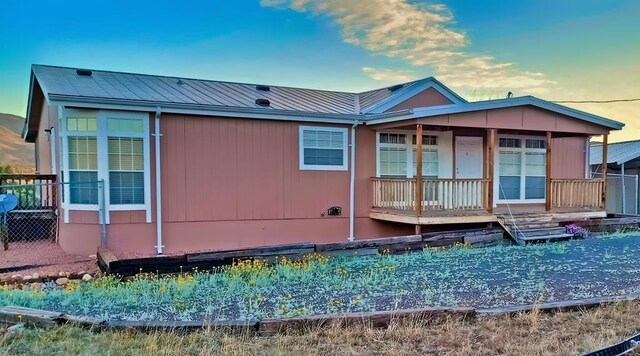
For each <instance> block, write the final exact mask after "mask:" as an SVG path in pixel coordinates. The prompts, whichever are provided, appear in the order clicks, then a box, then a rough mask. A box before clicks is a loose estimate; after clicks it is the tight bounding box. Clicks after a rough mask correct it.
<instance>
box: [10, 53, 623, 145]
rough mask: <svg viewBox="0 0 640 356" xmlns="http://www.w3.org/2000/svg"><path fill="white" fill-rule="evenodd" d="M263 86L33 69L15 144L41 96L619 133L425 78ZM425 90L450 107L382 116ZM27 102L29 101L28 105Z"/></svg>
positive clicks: (322, 118) (94, 104)
mask: <svg viewBox="0 0 640 356" xmlns="http://www.w3.org/2000/svg"><path fill="white" fill-rule="evenodd" d="M82 72H84V73H82ZM82 74H85V75H82ZM86 74H89V75H86ZM268 87H269V88H268V90H259V89H258V88H257V85H256V84H247V83H233V82H224V81H213V80H204V79H192V78H181V77H170V76H160V75H148V74H135V73H123V72H112V71H104V70H93V69H92V70H79V69H77V68H68V67H57V66H47V65H33V66H32V71H31V84H30V89H29V103H28V108H27V122H26V125H25V129H24V132H23V137H24V138H25V140H27V141H29V142H33V141H34V140H35V138H36V137H37V127H38V121H39V116H38V115H39V112H40V109H39V105H41V101H42V96H44V98H45V99H46V100H47V102H48V103H49V104H52V105H61V106H70V107H87V108H105V109H114V110H133V111H147V112H148V111H157V110H161V111H162V112H169V113H181V114H197V115H208V116H229V117H247V118H255V119H273V120H295V121H313V122H326V123H341V124H351V123H353V122H354V121H356V120H357V121H360V122H364V123H366V124H377V123H382V122H392V121H401V120H407V119H411V118H416V117H427V116H434V115H443V114H451V113H457V112H468V111H476V110H487V109H493V108H501V107H510V106H518V105H533V106H538V107H541V108H544V109H547V110H551V111H555V112H558V113H561V114H564V115H568V116H571V117H574V118H577V119H581V120H584V121H587V122H591V123H594V124H597V125H601V126H604V127H608V128H611V129H621V128H622V127H623V126H624V124H622V123H619V122H616V121H613V120H608V119H605V118H603V117H600V116H596V115H592V114H589V113H585V112H582V111H579V110H575V109H571V108H568V107H566V106H562V105H557V104H554V103H551V102H548V101H545V100H541V99H537V98H534V97H530V96H528V97H521V98H511V99H499V100H488V101H479V102H471V103H469V102H467V101H466V100H465V99H464V98H462V97H460V96H459V95H457V94H456V93H455V92H453V91H452V90H451V89H449V88H447V87H446V86H445V85H443V84H442V83H440V82H439V81H438V80H436V79H435V78H433V77H428V78H424V79H419V80H415V81H411V82H407V83H403V84H398V85H394V86H391V87H385V88H380V89H375V90H371V91H366V92H362V93H348V92H340V91H328V90H318V89H304V88H292V87H284V86H276V85H269V86H268ZM430 87H432V88H434V89H436V90H437V91H438V92H440V93H441V94H442V95H444V96H445V97H446V98H448V99H449V100H450V101H451V102H452V103H453V104H449V105H440V106H433V107H427V108H416V109H407V110H400V111H396V112H386V111H387V110H389V109H390V108H392V107H393V106H395V105H397V104H398V103H400V102H402V101H404V100H407V99H408V98H410V97H412V96H414V95H416V94H418V93H420V92H421V91H423V90H425V89H427V88H430ZM33 98H37V100H35V101H33V100H32V99H33ZM258 99H267V100H268V101H269V103H268V105H258V103H257V100H258ZM32 116H33V117H32Z"/></svg>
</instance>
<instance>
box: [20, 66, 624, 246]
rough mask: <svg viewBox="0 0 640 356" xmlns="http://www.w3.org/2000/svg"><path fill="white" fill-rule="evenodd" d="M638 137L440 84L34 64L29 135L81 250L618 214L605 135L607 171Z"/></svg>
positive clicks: (556, 108)
mask: <svg viewBox="0 0 640 356" xmlns="http://www.w3.org/2000/svg"><path fill="white" fill-rule="evenodd" d="M622 127H623V124H622V123H619V122H616V121H612V120H609V119H606V118H603V117H599V116H596V115H593V114H589V113H586V112H582V111H578V110H575V109H572V108H568V107H565V106H561V105H557V104H554V103H551V102H548V101H545V100H541V99H538V98H535V97H531V96H525V97H510V98H505V99H498V100H487V101H476V102H468V101H467V100H465V99H464V98H462V97H461V96H460V95H458V94H456V93H455V92H453V91H452V90H451V89H449V88H447V87H446V86H445V85H444V84H442V83H440V82H439V81H438V80H436V79H435V78H431V77H430V78H425V79H420V80H416V81H412V82H408V83H403V84H398V85H394V86H391V87H385V88H380V89H375V90H371V91H367V92H362V93H352V92H339V91H325V90H315V89H303V88H291V87H283V86H272V85H263V84H244V83H233V82H222V81H212V80H203V79H191V78H178V77H167V76H158V75H143V74H133V73H121V72H111V71H103V70H87V69H77V68H64V67H55V66H45V65H34V66H33V67H32V71H31V85H30V90H29V102H28V112H27V119H26V123H25V129H24V139H25V140H26V141H28V142H35V144H36V150H37V170H38V173H39V174H43V175H45V174H46V175H55V176H56V177H57V182H60V183H61V184H59V185H57V186H56V189H58V192H57V194H56V199H57V207H56V211H57V216H58V223H59V226H58V241H59V244H60V245H61V246H62V247H63V248H64V249H65V250H67V251H69V252H73V253H85V254H87V253H95V251H96V247H97V246H98V245H100V243H101V237H102V238H104V237H105V236H106V241H103V242H104V243H107V244H108V247H109V249H111V250H113V251H114V252H116V253H140V254H166V253H174V252H179V251H193V250H227V249H237V248H244V247H254V246H268V245H277V244H286V243H294V242H316V243H318V242H338V241H347V240H354V239H355V240H360V239H370V238H379V237H388V236H398V235H407V234H414V233H416V232H417V233H420V232H425V231H434V230H438V229H442V228H443V227H445V226H449V227H450V226H451V225H456V226H463V225H464V224H492V223H501V222H503V219H505V216H507V215H513V214H520V215H524V216H527V215H529V216H545V217H549V218H550V219H554V220H558V221H559V220H562V219H565V220H571V219H573V220H575V219H581V218H592V217H603V216H605V215H606V211H605V209H604V207H605V199H604V196H605V189H606V187H605V185H604V184H603V182H604V180H603V178H596V179H593V178H590V175H589V174H590V166H589V158H588V155H589V154H588V152H589V139H590V138H591V137H593V136H599V137H600V136H601V137H602V139H603V140H604V147H605V149H604V152H603V153H604V154H603V156H604V157H603V160H604V162H606V142H607V137H608V136H607V135H608V134H609V133H610V131H611V130H619V129H621V128H622ZM605 167H606V165H605ZM603 173H604V175H605V176H606V171H605V172H603ZM92 182H93V183H95V182H100V184H98V185H96V184H92ZM96 187H97V188H96ZM102 222H104V225H103V224H102ZM103 226H104V230H103Z"/></svg>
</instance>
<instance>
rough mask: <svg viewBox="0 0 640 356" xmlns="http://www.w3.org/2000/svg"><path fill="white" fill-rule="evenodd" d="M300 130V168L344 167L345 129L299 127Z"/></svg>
mask: <svg viewBox="0 0 640 356" xmlns="http://www.w3.org/2000/svg"><path fill="white" fill-rule="evenodd" d="M301 130H302V135H301V136H302V165H301V168H307V169H310V168H311V167H318V168H319V169H322V168H326V169H336V168H338V169H342V168H344V169H346V154H345V153H346V134H347V131H346V129H344V130H343V129H330V130H327V129H322V128H301Z"/></svg>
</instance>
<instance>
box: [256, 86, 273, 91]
mask: <svg viewBox="0 0 640 356" xmlns="http://www.w3.org/2000/svg"><path fill="white" fill-rule="evenodd" d="M256 89H257V90H260V91H271V88H270V87H269V86H268V85H256Z"/></svg>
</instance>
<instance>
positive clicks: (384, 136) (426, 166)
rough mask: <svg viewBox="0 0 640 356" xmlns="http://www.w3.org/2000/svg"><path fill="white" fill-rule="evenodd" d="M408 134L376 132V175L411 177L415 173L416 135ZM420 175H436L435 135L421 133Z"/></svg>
mask: <svg viewBox="0 0 640 356" xmlns="http://www.w3.org/2000/svg"><path fill="white" fill-rule="evenodd" d="M409 135H410V134H409V133H402V132H379V133H378V145H377V146H378V176H380V177H396V178H400V177H402V178H407V177H408V178H411V177H414V176H415V175H416V169H417V168H416V167H417V159H416V157H417V155H416V135H411V136H409ZM408 137H411V141H409V140H408V139H407V138H408ZM422 176H423V177H437V176H438V136H437V135H422Z"/></svg>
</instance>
